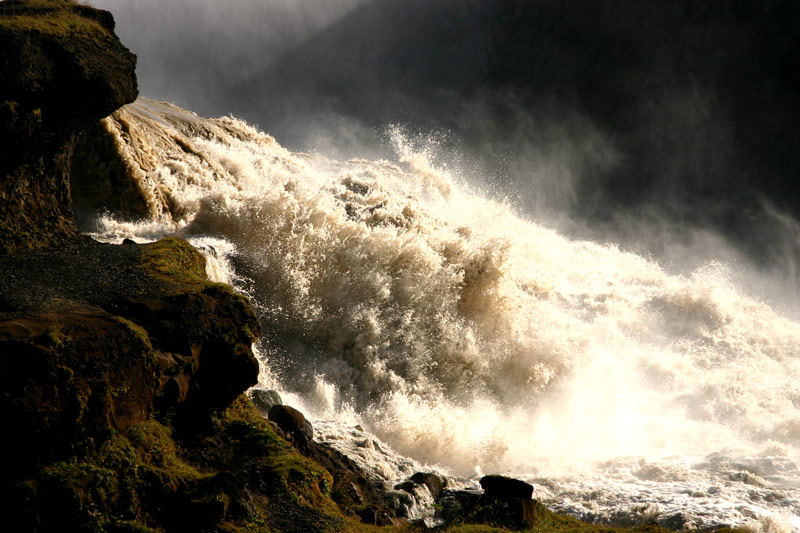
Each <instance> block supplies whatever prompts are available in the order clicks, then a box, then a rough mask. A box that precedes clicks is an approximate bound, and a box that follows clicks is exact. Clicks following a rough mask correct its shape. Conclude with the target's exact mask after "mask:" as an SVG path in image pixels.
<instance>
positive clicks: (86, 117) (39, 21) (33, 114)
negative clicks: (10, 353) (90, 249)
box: [0, 0, 137, 251]
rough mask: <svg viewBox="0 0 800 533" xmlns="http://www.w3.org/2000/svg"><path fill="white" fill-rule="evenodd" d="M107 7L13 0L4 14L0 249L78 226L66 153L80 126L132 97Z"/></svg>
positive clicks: (52, 237)
mask: <svg viewBox="0 0 800 533" xmlns="http://www.w3.org/2000/svg"><path fill="white" fill-rule="evenodd" d="M113 29H114V19H113V17H112V16H111V14H110V13H108V12H106V11H100V10H96V9H93V8H91V7H88V6H82V5H77V4H75V3H73V2H69V1H63V0H16V1H15V2H14V5H13V9H11V7H10V6H6V8H4V9H3V11H2V12H1V13H0V51H2V53H0V80H3V81H2V83H0V124H2V127H0V247H1V248H2V249H4V250H5V251H12V250H15V249H17V248H30V247H42V246H46V245H48V244H53V243H56V242H61V240H63V238H64V237H65V236H69V235H74V234H75V233H76V229H75V222H74V220H73V217H72V206H71V201H70V187H69V183H70V161H71V156H72V151H73V149H74V146H75V144H76V142H77V140H78V137H79V135H80V132H81V131H82V130H83V129H85V128H87V127H89V126H91V125H92V124H94V123H95V122H97V120H99V119H100V118H102V117H104V116H106V115H108V114H110V113H111V112H112V111H114V110H115V109H117V108H119V107H120V106H122V105H124V104H126V103H129V102H132V101H133V100H134V99H135V98H136V95H137V83H136V76H135V73H134V68H135V65H136V57H135V56H134V55H133V54H132V53H130V52H129V51H128V50H127V49H126V48H125V47H124V46H123V45H122V44H121V43H120V41H119V39H118V38H117V37H116V35H114V32H113Z"/></svg>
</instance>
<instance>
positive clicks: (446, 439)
mask: <svg viewBox="0 0 800 533" xmlns="http://www.w3.org/2000/svg"><path fill="white" fill-rule="evenodd" d="M104 127H105V128H106V129H107V130H108V132H109V134H110V135H111V136H112V137H113V138H114V141H115V144H116V146H117V150H118V151H119V153H120V154H121V157H122V159H123V160H124V163H125V165H126V167H127V170H128V173H129V175H130V176H131V178H132V179H133V180H134V182H135V184H136V188H137V189H138V191H139V192H140V194H141V195H142V197H143V198H145V199H146V202H147V208H148V212H149V215H148V218H147V219H146V220H137V221H132V220H122V219H120V218H115V217H114V215H113V214H111V215H105V216H102V217H100V218H99V219H98V221H97V223H96V224H97V225H96V227H95V228H94V233H93V234H94V235H95V236H96V237H98V238H101V239H104V240H111V241H113V240H121V239H123V238H126V237H129V238H134V239H140V240H141V239H153V238H157V237H158V236H160V235H163V234H168V233H175V234H180V235H183V236H185V237H187V238H189V239H190V240H192V242H194V243H195V244H196V245H197V246H198V247H199V248H200V249H201V250H204V251H205V252H206V253H207V254H209V255H210V256H213V257H215V258H216V260H215V261H213V262H212V263H211V265H212V267H211V271H210V274H211V275H212V277H214V278H216V279H227V280H229V281H231V282H233V283H235V284H237V286H239V287H240V288H241V289H242V290H245V291H247V292H248V294H249V295H250V297H251V299H252V300H253V303H254V305H255V306H256V308H257V310H258V312H259V314H260V317H261V322H262V325H263V329H264V331H265V335H264V337H263V339H262V340H261V341H260V344H259V346H258V349H259V353H260V354H262V361H261V362H262V367H263V368H262V377H261V379H262V383H261V386H263V387H268V388H276V389H279V390H281V391H283V392H285V393H286V394H287V395H288V396H289V397H290V398H294V399H296V400H297V402H299V403H301V404H302V407H303V409H304V410H306V412H307V413H308V414H310V415H311V417H312V418H317V419H319V420H323V419H324V420H325V421H326V422H324V424H323V425H322V426H321V427H323V426H324V427H325V430H324V431H323V432H322V435H323V437H324V438H329V439H330V440H331V442H332V443H333V444H336V442H335V441H336V440H342V439H344V438H345V437H344V435H345V433H346V432H348V431H352V427H353V426H354V425H355V424H361V425H362V426H363V427H364V428H365V429H366V430H368V431H369V432H370V433H371V434H373V435H374V436H376V437H377V439H379V440H380V442H382V443H386V444H388V446H390V447H391V448H392V449H394V450H395V451H396V452H398V453H400V454H402V455H405V456H409V457H411V458H413V459H414V460H416V461H420V462H425V463H429V464H436V465H440V467H441V468H446V469H449V471H450V472H452V473H453V475H455V476H462V477H469V476H471V475H475V473H476V472H484V473H486V472H489V471H492V472H505V473H510V474H512V475H514V476H517V477H522V478H526V479H528V480H531V481H533V482H534V484H535V486H536V490H537V497H538V498H541V499H543V500H544V501H545V502H546V503H548V504H549V505H551V506H552V507H554V508H556V509H558V510H563V511H566V512H570V513H573V514H576V515H578V516H580V517H583V518H587V519H592V520H598V521H612V522H617V523H638V522H647V521H652V520H657V521H659V522H660V523H662V524H664V525H668V526H671V527H677V528H680V527H687V528H688V527H705V526H710V525H714V524H722V523H728V524H736V525H744V524H749V526H748V527H751V528H753V529H756V530H758V529H760V530H770V531H789V530H792V529H794V530H800V471H799V470H798V466H797V463H798V461H800V324H799V323H798V322H796V321H793V320H792V319H790V318H787V317H785V316H781V315H780V314H778V313H776V312H775V311H774V310H773V309H771V308H770V306H769V305H768V304H766V303H764V302H759V301H756V300H753V299H751V298H749V297H747V296H745V295H743V294H742V293H741V291H740V290H738V289H737V287H736V286H734V284H733V283H732V282H731V281H730V279H731V275H730V273H729V272H728V271H727V268H726V266H725V265H722V264H713V263H712V264H708V265H706V266H705V267H703V268H701V269H699V270H697V271H696V272H694V273H693V274H691V275H689V276H684V277H681V276H676V275H672V274H668V273H666V272H665V271H664V270H662V269H661V268H660V267H659V266H658V264H656V263H655V262H653V261H651V260H648V259H646V258H643V257H640V256H637V255H634V254H631V253H625V252H623V251H621V250H619V249H618V248H617V247H615V246H613V245H608V244H597V243H592V242H580V241H572V240H569V239H567V238H565V237H563V236H560V235H558V234H557V233H555V232H554V231H552V230H550V229H548V228H546V227H542V226H540V225H537V224H534V223H532V222H530V221H526V220H524V219H522V218H520V217H518V216H517V215H516V214H515V213H514V211H513V210H512V209H511V208H510V207H509V206H508V205H505V204H503V203H501V202H496V201H493V200H491V199H487V198H485V197H483V196H482V195H480V194H478V193H476V192H474V191H471V190H470V189H469V188H468V187H466V186H465V185H464V184H463V183H460V182H459V180H458V179H455V178H454V177H453V176H452V175H450V174H448V173H447V172H445V171H442V170H441V169H437V168H435V167H434V166H433V165H432V164H431V161H430V158H429V157H427V156H426V154H425V152H424V151H419V150H417V149H416V147H415V145H414V143H410V142H409V141H408V140H407V139H406V137H405V136H404V135H403V132H402V130H401V129H398V128H390V132H389V133H390V134H389V137H390V138H391V139H392V142H393V143H394V145H395V147H396V151H397V153H398V159H399V161H398V162H397V163H391V162H387V161H366V160H350V161H345V162H339V161H333V160H330V159H326V158H325V157H322V156H319V155H309V154H300V153H292V152H289V151H287V150H285V149H284V148H282V147H281V146H280V145H279V144H278V143H277V142H276V141H275V140H274V139H273V138H272V137H270V136H268V135H266V134H264V133H261V132H258V131H256V130H255V129H253V128H252V127H250V126H248V125H246V124H244V123H242V122H240V121H238V120H235V119H233V118H221V119H216V120H206V119H202V118H199V117H197V116H195V115H193V114H191V113H189V112H186V111H183V110H181V109H179V108H176V107H174V106H171V105H169V104H162V103H157V102H154V101H150V100H145V99H140V100H139V101H137V102H136V103H134V104H132V105H130V106H127V107H125V108H123V109H122V110H120V111H118V112H116V113H115V114H114V115H112V117H110V118H108V119H105V121H104ZM337 421H338V425H337ZM320 423H321V424H322V422H320ZM337 427H338V428H341V432H342V434H341V435H340V436H339V437H336V431H337V429H336V428H337ZM326 435H327V437H325V436H326ZM365 438H368V437H365ZM377 439H376V440H375V442H376V443H377V442H379V441H378V440H377ZM351 440H352V439H351ZM381 446H385V444H381ZM379 447H380V446H379ZM364 457H366V459H363V458H362V459H363V460H365V461H369V460H370V459H369V457H372V456H368V455H367V456H364ZM387 457H388V456H387ZM373 460H374V461H377V459H373ZM400 463H402V461H400V462H398V461H395V462H394V463H392V464H395V465H397V464H400ZM387 464H388V463H387ZM373 466H374V467H375V469H376V471H377V470H380V469H378V468H377V466H376V465H373ZM381 468H383V467H381ZM386 468H388V470H389V471H390V470H391V468H389V467H386ZM386 468H384V469H383V470H382V471H383V474H382V475H383V476H384V477H386V478H387V479H389V478H391V477H392V475H394V476H395V477H397V478H400V477H402V476H403V475H407V474H405V473H403V472H399V471H398V472H395V473H394V474H392V473H391V472H387V471H386Z"/></svg>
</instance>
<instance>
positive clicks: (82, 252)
mask: <svg viewBox="0 0 800 533" xmlns="http://www.w3.org/2000/svg"><path fill="white" fill-rule="evenodd" d="M2 8H3V9H2V11H0V82H1V83H0V250H2V253H0V272H3V276H0V412H2V413H3V429H2V431H0V448H2V449H3V454H2V455H1V456H0V472H2V473H3V475H2V476H1V479H0V515H2V516H3V520H4V521H3V523H4V525H3V528H4V530H5V529H7V530H9V531H154V530H158V531H164V530H167V531H210V530H240V529H241V528H244V529H246V530H248V531H250V530H252V531H275V530H277V531H314V530H320V529H328V530H333V529H339V528H340V526H341V525H342V524H343V523H344V522H345V521H346V520H348V518H347V517H348V516H349V517H354V516H362V515H363V516H365V517H368V518H369V520H370V521H371V522H381V521H382V522H384V523H386V522H389V521H391V520H392V517H391V516H389V515H388V514H387V513H386V512H385V511H383V508H382V501H381V498H382V493H381V492H380V491H377V490H376V489H374V488H373V487H372V486H371V484H370V482H369V481H368V480H367V479H366V478H365V477H364V476H363V475H362V474H361V473H360V471H359V470H358V468H357V467H356V466H355V465H354V464H353V463H352V462H350V461H347V460H346V459H345V458H344V457H342V456H341V454H338V453H336V452H334V451H333V450H332V449H331V448H328V447H326V446H323V445H320V444H318V443H306V446H305V448H304V453H305V455H303V454H301V453H299V451H298V450H297V449H296V448H295V447H294V446H293V445H292V443H291V442H292V436H291V435H289V434H284V433H283V431H282V430H280V429H279V428H278V427H277V426H275V425H274V424H272V423H270V422H268V421H267V420H265V419H264V418H263V417H261V416H260V415H259V414H258V411H257V410H256V408H255V407H254V406H253V405H252V404H251V403H250V401H249V400H248V399H247V398H246V396H244V395H243V392H244V391H245V390H246V389H247V388H249V387H250V386H252V385H254V384H255V383H256V381H257V377H258V363H257V361H256V359H255V358H254V356H253V353H252V350H251V346H252V343H253V341H254V340H255V338H256V337H257V336H258V335H259V334H260V332H259V326H258V322H257V320H256V317H255V314H254V312H253V309H252V307H251V306H250V304H249V302H248V301H247V299H246V298H245V297H243V296H241V295H238V294H235V293H234V292H233V291H232V289H231V288H230V287H229V286H227V285H223V284H218V283H212V282H210V281H208V279H207V276H206V274H205V259H204V258H203V256H202V255H201V254H200V253H199V252H197V251H196V250H195V249H194V248H192V247H191V246H190V245H189V244H188V243H187V242H186V241H183V240H181V239H174V238H168V239H163V240H161V241H159V242H157V243H152V244H146V245H139V244H136V243H133V242H126V243H124V244H122V245H110V244H101V243H98V242H95V241H93V240H92V239H90V238H88V237H85V236H81V235H79V234H78V231H77V228H76V223H75V219H74V217H73V206H72V203H71V194H70V192H71V191H70V187H71V182H73V181H75V176H73V175H72V165H71V163H72V156H73V152H74V149H75V146H76V145H77V144H78V142H79V140H80V138H81V136H82V135H83V132H85V131H86V130H87V129H88V128H91V127H92V126H93V125H95V124H96V123H97V121H98V120H99V119H101V118H102V117H104V116H106V115H108V114H110V113H111V112H113V111H114V110H115V109H117V108H119V107H120V106H122V105H124V104H126V103H128V102H131V101H133V100H134V99H135V97H136V95H137V88H136V87H137V84H136V77H135V73H134V67H135V56H133V54H131V53H130V52H129V51H128V50H127V49H126V48H125V47H124V46H122V44H121V43H120V42H119V40H118V39H117V37H116V36H115V35H114V33H113V28H114V20H113V18H112V16H111V14H110V13H108V12H105V11H99V10H95V9H93V8H91V7H88V6H83V5H78V4H75V3H73V2H70V1H62V0H16V1H15V2H14V3H13V6H12V5H8V2H4V3H2ZM93 177H94V176H82V177H81V178H82V179H80V180H77V182H79V183H80V184H81V186H83V187H86V188H88V189H90V190H91V189H92V188H93V187H95V186H96V184H95V185H93V183H92V178H93ZM119 193H120V194H124V191H119ZM350 520H356V519H355V518H351V519H350Z"/></svg>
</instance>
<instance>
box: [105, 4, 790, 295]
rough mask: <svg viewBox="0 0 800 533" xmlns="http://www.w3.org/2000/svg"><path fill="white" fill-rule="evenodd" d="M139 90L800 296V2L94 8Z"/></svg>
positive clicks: (676, 266)
mask: <svg viewBox="0 0 800 533" xmlns="http://www.w3.org/2000/svg"><path fill="white" fill-rule="evenodd" d="M92 4H93V5H95V6H97V7H100V8H104V9H109V10H110V11H112V13H114V15H115V18H116V20H117V31H118V33H119V35H120V36H121V38H122V41H123V42H124V43H126V45H127V46H129V47H130V48H131V49H132V50H133V51H134V52H135V53H136V54H137V55H138V57H139V67H138V74H139V81H140V88H141V93H142V95H144V96H148V97H151V98H156V99H163V100H167V101H171V102H174V103H176V104H178V105H181V106H183V107H187V108H189V109H191V110H193V111H195V112H197V113H199V114H201V115H204V116H221V115H228V114H233V115H235V116H237V117H239V118H243V119H245V120H247V121H248V122H249V123H251V124H254V125H256V126H258V127H259V128H260V129H262V130H264V131H266V132H268V133H270V134H271V135H273V136H275V137H276V139H277V140H278V141H279V142H281V143H282V144H283V145H284V146H287V147H288V148H290V149H293V150H303V151H317V152H321V153H323V154H326V155H329V156H331V157H335V158H340V159H345V158H350V157H366V158H392V157H393V154H392V153H391V152H392V148H391V145H390V143H388V142H387V133H386V131H387V129H386V128H387V126H389V125H391V124H395V125H397V124H399V125H400V126H402V127H403V128H405V130H406V131H408V132H409V134H410V135H411V136H412V137H413V136H414V134H417V135H418V136H419V138H427V139H433V138H435V139H436V143H434V146H433V147H432V151H433V152H434V153H433V161H434V163H435V164H437V165H439V166H441V167H445V168H447V169H448V170H449V171H451V172H452V173H454V174H457V175H458V177H459V178H460V179H462V180H463V181H465V182H468V183H470V184H471V185H472V186H473V187H474V188H480V189H483V190H484V191H486V193H487V194H489V195H491V196H494V197H497V198H500V199H504V200H505V201H507V202H508V203H510V204H512V205H513V206H514V207H515V208H516V209H517V210H518V211H519V212H521V213H523V214H525V216H527V217H529V218H532V219H535V220H537V221H539V222H544V223H546V224H548V225H550V226H551V227H555V228H557V229H558V230H560V231H562V232H564V233H566V234H568V235H571V236H572V237H575V238H587V239H592V240H598V241H601V242H617V243H619V244H620V245H621V246H622V247H623V248H626V249H630V250H633V251H636V252H637V253H642V254H645V255H648V256H651V257H653V258H655V259H657V260H658V261H659V262H661V263H662V264H663V265H664V266H665V267H666V268H668V269H670V270H673V271H679V272H690V271H692V270H693V269H695V268H698V267H699V266H701V265H702V264H704V263H707V262H708V261H719V262H723V263H726V264H729V265H731V268H732V269H733V271H734V277H737V278H738V279H739V281H741V282H742V283H745V284H746V285H747V286H748V287H750V290H751V291H752V292H753V293H754V295H755V296H759V297H764V298H766V299H769V300H771V301H777V302H778V303H779V304H780V302H781V301H782V302H783V307H784V308H787V309H791V308H793V307H794V305H795V304H796V301H797V300H798V295H800V288H799V287H800V277H799V276H800V274H798V267H797V265H798V263H800V231H798V227H800V226H798V222H797V216H798V213H800V194H797V192H796V190H795V183H796V179H797V176H798V175H800V152H799V151H798V150H797V148H796V147H797V146H800V96H798V95H800V87H798V82H797V80H796V72H798V71H800V65H798V62H799V61H800V60H798V58H800V47H799V46H798V42H799V40H798V37H797V35H796V31H795V28H794V27H793V22H792V21H794V20H797V16H798V14H799V12H800V7H798V5H797V4H796V3H792V2H778V1H772V2H734V1H727V2H718V3H714V4H709V5H702V6H700V5H696V3H694V2H689V1H678V2H648V3H641V2H635V1H623V2H613V3H611V2H608V3H598V2H589V1H577V2H569V3H564V2H555V1H547V0H540V1H536V2H522V1H516V0H502V1H499V2H484V1H480V0H445V1H440V2H429V1H424V0H410V1H406V2H396V1H391V0H333V1H332V0H324V1H323V0H304V1H302V2H292V3H289V2H283V1H278V0H268V1H256V0H240V1H237V2H233V3H222V2H211V1H206V0H197V1H189V0H179V1H174V2H169V3H168V4H164V3H161V2H156V1H155V0H140V1H137V2H125V1H122V0H94V1H93V2H92Z"/></svg>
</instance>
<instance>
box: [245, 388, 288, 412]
mask: <svg viewBox="0 0 800 533" xmlns="http://www.w3.org/2000/svg"><path fill="white" fill-rule="evenodd" d="M250 399H251V400H253V403H254V404H255V406H256V407H258V411H259V412H260V413H261V416H268V415H269V410H270V409H272V408H273V407H274V406H276V405H283V400H282V399H281V395H280V394H278V391H275V390H266V389H253V390H251V391H250Z"/></svg>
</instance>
